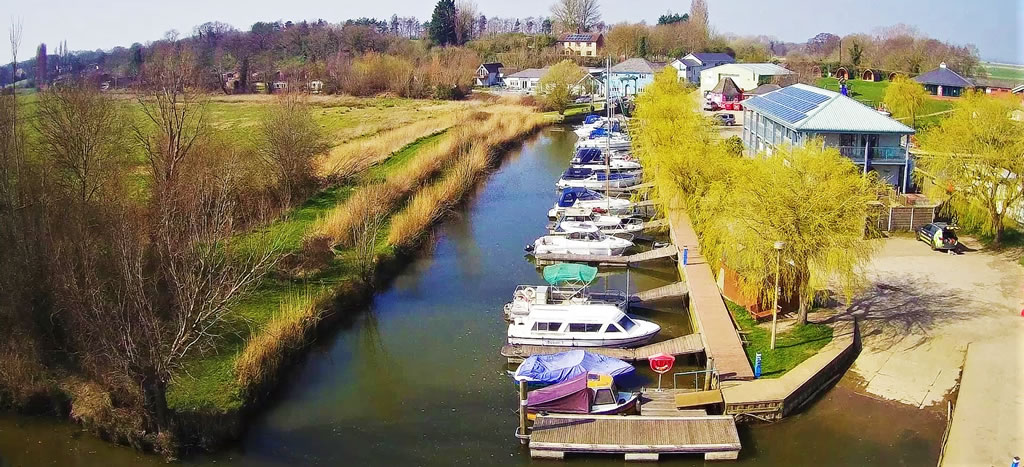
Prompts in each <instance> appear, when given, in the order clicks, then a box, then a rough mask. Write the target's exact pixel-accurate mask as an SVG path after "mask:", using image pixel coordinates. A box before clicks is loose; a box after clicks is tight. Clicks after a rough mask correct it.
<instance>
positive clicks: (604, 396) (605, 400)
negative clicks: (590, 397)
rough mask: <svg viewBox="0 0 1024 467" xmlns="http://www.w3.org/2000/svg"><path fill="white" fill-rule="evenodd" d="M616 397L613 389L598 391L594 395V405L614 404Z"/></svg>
mask: <svg viewBox="0 0 1024 467" xmlns="http://www.w3.org/2000/svg"><path fill="white" fill-rule="evenodd" d="M614 403H615V396H613V395H612V390H611V389H598V390H597V391H596V392H595V394H594V405H603V404H614Z"/></svg>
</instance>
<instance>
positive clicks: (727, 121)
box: [714, 113, 736, 126]
mask: <svg viewBox="0 0 1024 467" xmlns="http://www.w3.org/2000/svg"><path fill="white" fill-rule="evenodd" d="M714 119H715V123H717V124H719V125H727V126H733V125H735V124H736V116H735V115H733V114H727V113H720V114H715V115H714Z"/></svg>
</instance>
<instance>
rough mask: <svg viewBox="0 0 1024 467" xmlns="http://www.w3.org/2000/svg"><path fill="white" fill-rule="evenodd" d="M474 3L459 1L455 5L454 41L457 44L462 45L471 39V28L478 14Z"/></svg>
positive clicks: (470, 0)
mask: <svg viewBox="0 0 1024 467" xmlns="http://www.w3.org/2000/svg"><path fill="white" fill-rule="evenodd" d="M478 13H479V12H478V10H477V6H476V2H474V1H473V0H459V2H458V3H456V4H455V40H456V43H458V44H464V43H466V41H468V40H470V39H473V30H474V28H473V26H474V23H476V20H477V14H478Z"/></svg>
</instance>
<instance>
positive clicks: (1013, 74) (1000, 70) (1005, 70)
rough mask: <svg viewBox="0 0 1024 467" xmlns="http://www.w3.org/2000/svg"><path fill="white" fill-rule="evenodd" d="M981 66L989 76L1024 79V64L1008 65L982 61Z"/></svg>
mask: <svg viewBox="0 0 1024 467" xmlns="http://www.w3.org/2000/svg"><path fill="white" fill-rule="evenodd" d="M981 68H982V69H983V70H985V73H986V74H988V77H989V78H996V79H1014V80H1021V81H1024V65H1008V64H999V63H990V62H982V64H981Z"/></svg>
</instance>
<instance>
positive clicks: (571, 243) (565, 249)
mask: <svg viewBox="0 0 1024 467" xmlns="http://www.w3.org/2000/svg"><path fill="white" fill-rule="evenodd" d="M632 247H633V242H631V241H629V240H626V239H624V238H619V237H614V236H611V235H605V234H603V233H601V232H600V231H589V232H571V233H568V234H565V235H545V236H543V237H540V238H538V239H537V240H536V241H534V242H533V245H528V246H527V247H526V250H527V251H528V252H530V253H533V254H535V255H542V254H549V253H554V254H573V255H603V256H619V255H622V254H623V253H625V252H626V250H627V249H629V248H632Z"/></svg>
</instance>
